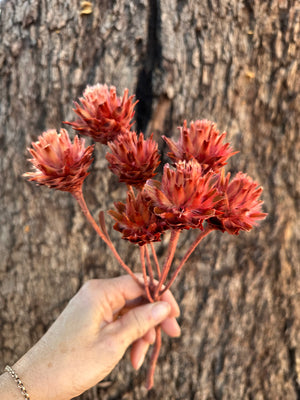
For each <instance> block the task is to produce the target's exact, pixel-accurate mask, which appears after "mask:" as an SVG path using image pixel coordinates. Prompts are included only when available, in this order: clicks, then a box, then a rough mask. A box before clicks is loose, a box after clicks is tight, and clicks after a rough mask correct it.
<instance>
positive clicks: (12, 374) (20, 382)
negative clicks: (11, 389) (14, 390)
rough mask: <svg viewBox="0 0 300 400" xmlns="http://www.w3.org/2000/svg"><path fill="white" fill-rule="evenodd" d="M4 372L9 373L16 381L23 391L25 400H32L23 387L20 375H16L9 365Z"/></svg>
mask: <svg viewBox="0 0 300 400" xmlns="http://www.w3.org/2000/svg"><path fill="white" fill-rule="evenodd" d="M4 371H6V372H8V373H9V374H10V375H11V376H12V378H13V379H14V381H15V382H16V384H17V385H18V388H19V389H20V390H21V393H22V395H23V396H24V398H25V399H27V400H30V397H29V395H28V393H27V391H26V389H25V386H24V385H23V383H22V381H21V379H20V378H19V377H18V375H17V374H16V372H15V371H14V370H13V369H12V368H11V367H10V366H9V365H7V366H6V367H5V368H4Z"/></svg>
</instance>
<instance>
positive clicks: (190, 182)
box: [145, 160, 222, 229]
mask: <svg viewBox="0 0 300 400" xmlns="http://www.w3.org/2000/svg"><path fill="white" fill-rule="evenodd" d="M145 191H146V193H147V194H148V195H149V197H150V198H151V199H152V201H153V204H154V212H155V213H156V214H157V215H159V216H160V218H162V219H164V220H165V221H166V223H167V224H168V225H169V227H171V228H173V229H190V228H200V229H202V223H203V221H204V220H205V219H207V218H210V217H212V216H213V215H215V206H216V205H217V204H218V202H219V201H221V198H222V196H219V194H218V193H217V190H216V188H215V187H214V174H213V172H209V173H206V174H204V175H203V169H202V167H201V165H200V164H199V163H198V162H197V161H195V160H192V161H189V162H185V161H179V162H178V163H177V164H176V169H175V170H173V169H171V168H170V166H169V165H168V164H166V165H165V167H164V172H163V177H162V182H161V184H160V182H157V181H154V180H149V181H148V182H147V183H146V185H145Z"/></svg>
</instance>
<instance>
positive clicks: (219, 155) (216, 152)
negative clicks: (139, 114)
mask: <svg viewBox="0 0 300 400" xmlns="http://www.w3.org/2000/svg"><path fill="white" fill-rule="evenodd" d="M179 129H180V138H179V141H178V142H177V143H175V142H173V140H171V139H169V138H167V137H165V136H164V137H163V138H164V140H165V141H166V143H167V144H168V146H169V148H170V150H171V151H170V152H169V153H168V156H169V157H170V158H171V159H172V160H174V161H175V162H178V161H180V160H187V161H188V160H192V159H196V160H197V161H198V162H199V163H200V164H201V165H202V168H203V170H204V171H209V170H210V169H212V170H213V171H214V172H218V171H219V170H220V168H221V167H223V166H224V165H226V161H227V160H228V158H229V157H231V156H232V155H234V154H236V153H237V152H233V151H232V148H231V147H230V146H229V143H223V141H224V139H225V136H226V133H225V132H224V133H222V134H221V135H220V134H219V131H218V130H217V129H216V126H215V124H214V123H212V122H211V121H207V120H201V121H200V120H197V121H195V122H191V124H190V128H188V127H187V122H186V121H184V124H183V126H182V127H180V128H179Z"/></svg>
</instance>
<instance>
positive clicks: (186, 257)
mask: <svg viewBox="0 0 300 400" xmlns="http://www.w3.org/2000/svg"><path fill="white" fill-rule="evenodd" d="M212 230H213V228H211V227H210V226H208V225H207V227H206V228H205V230H204V231H202V232H201V233H200V234H199V235H198V236H197V238H196V239H195V240H194V242H193V243H192V244H191V246H190V248H189V249H188V251H187V252H186V253H185V255H184V257H183V259H182V260H181V262H180V264H179V265H178V267H177V268H176V270H175V272H174V274H173V276H172V278H171V279H170V281H169V283H168V284H167V285H166V287H165V288H164V289H163V290H162V291H161V292H160V295H162V294H163V293H164V292H165V291H166V290H168V289H170V286H171V285H172V283H173V282H174V280H175V278H176V276H177V275H178V274H179V272H180V270H181V268H182V267H183V266H184V264H185V263H186V261H187V260H188V258H189V256H190V255H191V254H192V253H193V251H194V250H195V249H196V247H197V246H198V244H199V243H200V242H201V240H202V239H204V238H205V236H207V235H208V234H209V233H210V232H211V231H212Z"/></svg>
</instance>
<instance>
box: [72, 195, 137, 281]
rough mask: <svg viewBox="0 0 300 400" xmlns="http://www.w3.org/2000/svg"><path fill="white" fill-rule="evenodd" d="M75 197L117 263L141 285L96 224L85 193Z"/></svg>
mask: <svg viewBox="0 0 300 400" xmlns="http://www.w3.org/2000/svg"><path fill="white" fill-rule="evenodd" d="M72 195H73V197H74V198H75V200H76V201H77V202H78V204H79V206H80V208H81V210H82V212H83V214H84V215H85V217H86V219H87V220H88V221H89V223H90V224H91V225H92V227H93V228H94V230H95V231H96V232H97V234H98V235H99V236H100V237H101V239H102V240H103V241H104V242H105V243H106V244H107V246H108V247H109V248H110V250H111V251H112V253H113V255H114V256H115V258H116V259H117V261H118V262H119V263H120V265H121V266H122V267H123V268H124V270H125V271H126V272H127V273H128V274H129V275H130V276H131V277H132V279H134V280H135V282H137V283H138V285H141V283H140V281H139V280H138V278H137V277H136V276H135V275H134V273H133V272H132V271H131V269H130V268H129V267H128V265H126V264H125V263H124V261H123V260H122V258H121V257H120V255H119V253H118V252H117V250H116V248H115V246H114V245H113V244H112V242H111V240H110V239H109V238H108V237H106V236H105V234H104V233H103V232H102V231H101V229H100V228H99V226H98V224H97V223H96V221H95V220H94V218H93V217H92V215H91V213H90V211H89V209H88V207H87V205H86V202H85V200H84V197H83V193H82V191H81V190H79V191H77V192H74V193H72Z"/></svg>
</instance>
